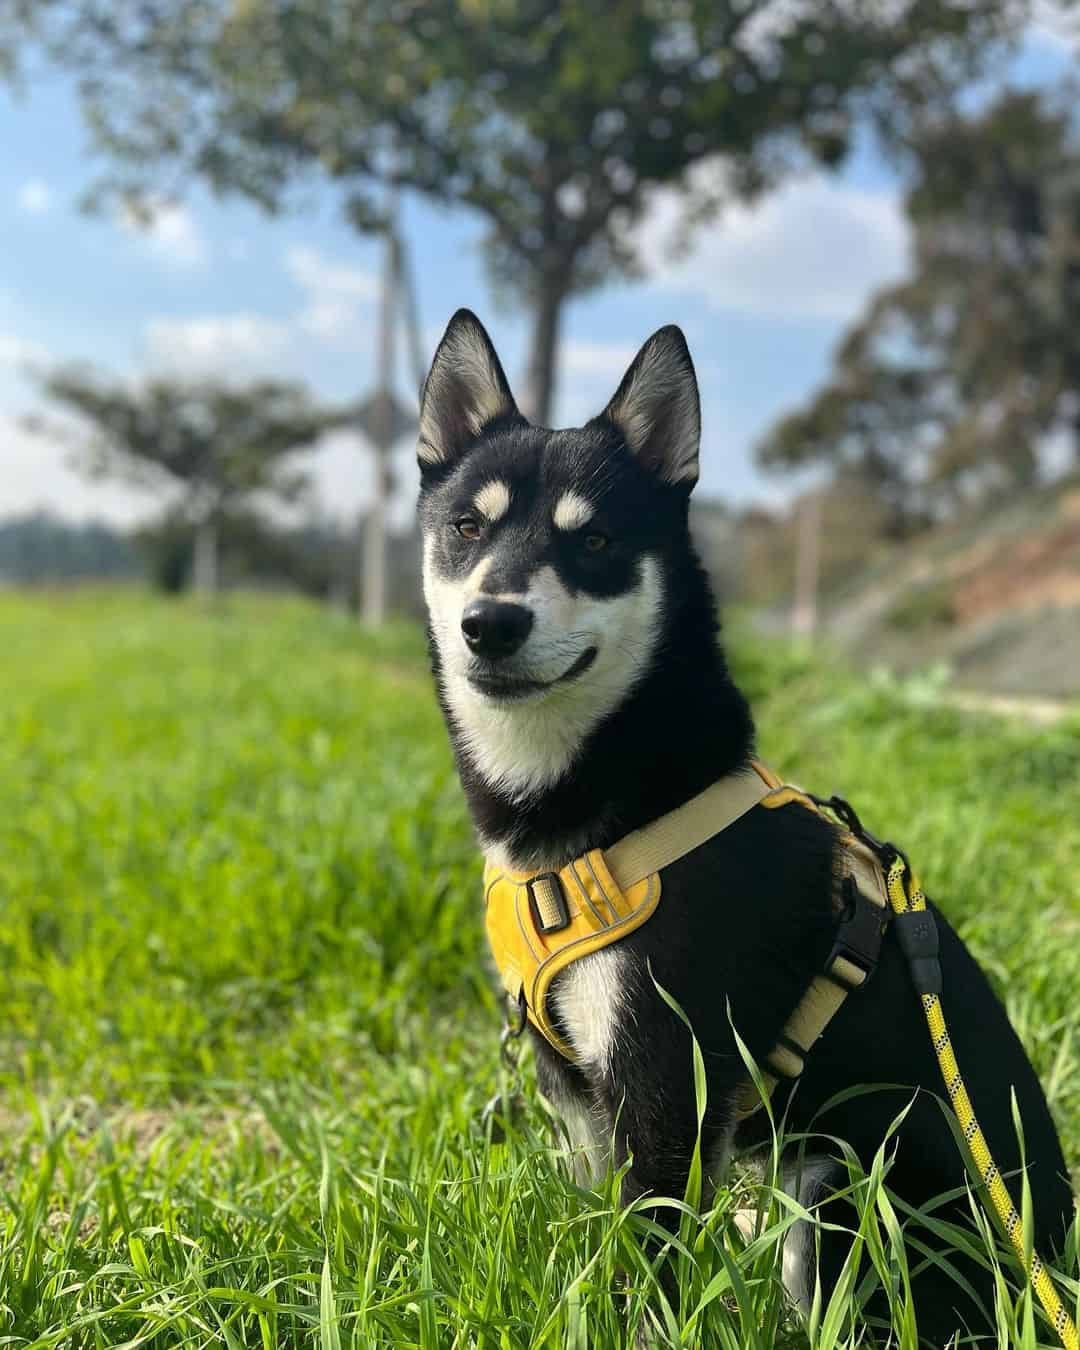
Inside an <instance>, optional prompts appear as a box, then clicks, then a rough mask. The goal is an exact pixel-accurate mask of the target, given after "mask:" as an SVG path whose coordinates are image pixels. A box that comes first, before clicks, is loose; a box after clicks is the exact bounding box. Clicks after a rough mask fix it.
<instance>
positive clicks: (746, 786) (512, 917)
mask: <svg viewBox="0 0 1080 1350" xmlns="http://www.w3.org/2000/svg"><path fill="white" fill-rule="evenodd" d="M792 801H795V802H798V803H799V804H800V805H802V806H805V807H807V808H809V809H810V810H812V811H817V810H818V807H817V805H816V803H815V802H814V801H813V800H812V799H811V798H810V797H808V796H807V795H806V794H805V793H803V792H800V791H799V790H798V789H797V788H792V787H786V786H784V785H783V784H782V783H781V782H780V780H779V779H778V778H776V776H775V775H774V774H772V773H770V771H769V770H768V769H766V768H765V767H764V766H763V765H761V764H758V763H754V764H753V765H752V766H751V767H750V769H748V770H746V771H744V772H742V773H737V774H732V775H730V776H729V777H727V778H723V779H721V780H720V781H719V782H716V783H713V784H712V785H711V786H710V787H708V788H706V789H705V791H704V792H702V793H699V794H698V796H696V797H694V798H692V799H691V800H690V801H688V802H685V803H684V804H683V805H682V806H679V807H677V808H676V809H675V810H674V811H671V812H669V813H668V814H667V815H665V816H661V817H660V819H659V820H656V821H653V822H652V824H650V825H647V826H645V827H644V828H643V829H640V830H635V831H634V833H632V834H629V835H627V836H626V837H625V838H624V839H621V840H620V841H619V842H618V843H617V844H615V845H613V846H612V847H611V848H609V849H599V848H595V849H591V850H590V851H589V852H588V853H585V854H583V855H582V856H581V857H580V858H575V859H574V860H573V862H570V863H568V864H567V865H566V866H565V867H563V868H561V869H560V870H559V871H558V872H538V873H537V872H514V871H510V870H508V869H506V868H503V867H499V866H497V865H496V864H494V863H491V862H489V863H488V864H487V866H486V868H485V870H484V895H485V922H486V925H487V934H488V941H489V942H490V944H491V950H492V954H493V955H494V957H495V964H496V966H497V967H498V970H499V974H500V976H501V977H502V982H503V987H504V989H505V990H506V992H507V994H508V995H509V996H510V998H511V999H512V1000H513V1001H514V1002H515V1003H519V1004H520V1003H524V1010H525V1014H526V1016H527V1017H528V1019H529V1021H530V1022H531V1023H532V1024H533V1026H534V1027H535V1028H536V1030H537V1031H539V1032H540V1034H541V1035H542V1036H543V1037H544V1039H545V1040H546V1041H547V1042H548V1044H549V1045H551V1046H552V1047H553V1048H554V1049H555V1050H557V1051H558V1052H559V1054H560V1055H562V1056H563V1057H564V1058H566V1059H568V1060H570V1061H572V1062H573V1061H576V1059H577V1055H576V1052H575V1050H574V1047H573V1045H572V1044H571V1043H570V1042H569V1041H567V1040H566V1039H565V1037H564V1036H562V1035H561V1034H560V1032H559V1030H558V1029H557V1027H556V1025H555V1022H554V1020H553V1018H552V1016H551V1013H550V1011H549V1009H548V995H549V993H550V991H551V985H552V981H553V980H554V979H555V977H556V975H558V974H559V973H560V972H561V971H563V970H565V969H566V967H567V966H569V965H570V964H571V963H572V962H574V961H578V960H580V959H581V957H583V956H588V955H589V954H590V953H592V952H596V951H600V950H602V949H603V948H604V947H609V946H610V945H611V944H612V943H614V942H618V941H619V940H620V939H621V938H624V937H626V936H627V934H629V933H632V932H633V931H634V930H635V929H636V928H640V927H641V925H642V924H643V923H644V922H645V921H646V920H647V919H648V918H649V917H650V915H652V913H653V911H654V910H655V909H656V907H657V905H658V904H659V903H660V895H661V891H662V879H661V874H662V872H663V869H664V868H665V867H669V866H670V865H671V864H672V863H673V862H675V861H677V860H678V859H679V858H682V857H685V855H686V854H688V853H692V852H693V851H694V849H696V848H699V847H700V846H701V845H702V844H704V843H706V842H707V841H708V840H709V839H712V838H713V837H714V836H716V835H718V834H720V833H721V831H723V830H725V829H726V828H727V827H728V826H729V825H731V824H732V823H733V822H734V821H736V820H738V819H739V818H740V817H741V816H743V815H745V814H746V812H747V811H750V810H751V809H752V808H753V807H755V806H758V805H760V806H764V807H778V806H785V805H787V803H788V802H792ZM841 847H842V849H843V852H844V857H845V865H846V870H847V873H848V875H849V876H850V877H851V879H852V881H853V882H854V884H855V888H856V892H857V894H858V896H859V897H860V899H861V904H860V906H859V907H858V909H857V911H856V914H855V916H853V918H852V919H849V920H848V921H847V923H846V925H845V924H841V925H840V929H839V932H838V941H837V944H836V947H835V949H834V951H833V953H832V956H831V957H830V959H829V961H828V962H827V963H826V967H825V969H824V970H823V971H822V972H821V973H820V974H819V975H818V976H816V977H815V979H814V980H813V982H812V983H811V985H810V988H809V989H808V990H807V991H806V994H805V995H804V997H803V999H802V1000H801V1001H800V1003H799V1006H798V1007H797V1008H796V1009H795V1012H794V1013H793V1014H792V1016H791V1018H790V1019H789V1021H788V1023H787V1025H786V1026H785V1028H784V1032H783V1035H782V1036H781V1038H780V1040H779V1041H778V1042H777V1044H776V1046H775V1047H774V1048H773V1050H772V1051H771V1053H770V1054H769V1056H768V1057H767V1063H768V1068H769V1070H770V1073H769V1074H768V1075H767V1077H766V1082H767V1085H768V1088H769V1090H770V1091H771V1090H772V1088H773V1087H774V1086H775V1085H776V1081H777V1079H778V1078H797V1077H798V1076H799V1075H800V1074H801V1073H802V1070H803V1062H804V1060H805V1058H806V1055H807V1054H808V1053H809V1051H810V1047H811V1046H812V1045H813V1044H814V1042H815V1041H816V1040H817V1039H818V1037H819V1036H820V1035H821V1034H822V1032H823V1031H824V1030H825V1028H826V1026H827V1025H828V1024H829V1022H830V1021H831V1020H832V1018H833V1016H834V1015H835V1013H836V1012H837V1010H838V1009H839V1007H840V1005H841V1004H842V1003H843V1001H844V998H845V997H846V995H847V994H848V992H849V991H850V990H852V989H857V988H858V987H859V986H860V985H861V984H862V983H864V981H865V980H866V979H867V977H868V975H869V974H870V972H871V971H872V969H873V967H874V965H875V964H876V961H877V950H878V947H879V946H880V942H881V935H882V932H883V930H884V926H885V918H886V915H887V907H888V900H887V897H886V892H885V885H884V879H883V876H882V872H881V868H880V866H879V865H878V863H877V861H876V859H875V858H874V856H873V854H872V853H871V852H870V851H869V850H868V849H867V848H866V847H865V845H863V844H862V843H860V841H859V840H858V839H857V838H856V837H855V836H854V834H852V833H850V832H848V833H845V834H843V835H842V836H841ZM760 1105H761V1103H760V1100H759V1099H758V1098H757V1094H756V1092H754V1091H753V1088H752V1085H750V1087H749V1090H748V1093H747V1098H746V1101H745V1102H744V1103H743V1107H742V1110H741V1113H740V1114H741V1115H749V1114H751V1112H752V1111H753V1110H756V1109H757V1107H758V1106H760Z"/></svg>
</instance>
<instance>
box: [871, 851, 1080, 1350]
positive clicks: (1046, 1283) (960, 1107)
mask: <svg viewBox="0 0 1080 1350" xmlns="http://www.w3.org/2000/svg"><path fill="white" fill-rule="evenodd" d="M909 878H910V884H909ZM886 887H887V890H888V894H889V904H890V905H891V906H892V909H893V912H894V913H895V914H897V915H903V914H912V915H914V914H917V913H919V912H925V911H926V896H925V895H924V893H923V889H922V887H921V886H920V885H919V880H918V878H917V877H916V876H914V875H913V874H911V873H910V872H909V871H908V865H907V862H906V860H905V859H904V857H903V856H902V855H899V854H898V855H897V856H896V857H895V858H894V859H893V860H892V863H891V865H890V866H889V871H888V875H887V878H886ZM931 924H932V919H931ZM928 926H929V925H928ZM920 936H922V935H920ZM935 946H936V943H935ZM912 964H913V966H914V965H915V962H913V963H912ZM920 997H921V999H922V1005H923V1011H924V1012H925V1013H926V1024H927V1026H928V1027H929V1029H930V1039H931V1041H932V1043H933V1046H934V1054H935V1055H936V1056H937V1062H938V1067H939V1068H940V1069H941V1077H942V1079H943V1080H944V1083H945V1091H946V1092H947V1093H948V1096H949V1101H950V1102H951V1103H952V1108H953V1111H954V1113H955V1115H956V1118H957V1120H958V1121H959V1122H960V1128H961V1130H962V1132H963V1135H964V1140H965V1142H966V1143H967V1146H968V1149H969V1150H970V1152H971V1156H972V1158H973V1160H974V1162H975V1166H976V1168H977V1169H978V1172H979V1175H980V1176H981V1177H982V1179H983V1182H984V1184H985V1185H986V1188H987V1190H988V1191H989V1194H990V1200H991V1202H992V1203H993V1206H994V1211H995V1212H996V1214H997V1216H998V1218H999V1219H1000V1220H1001V1223H1002V1225H1003V1226H1004V1229H1005V1232H1006V1235H1007V1236H1008V1239H1009V1241H1010V1242H1011V1243H1012V1246H1013V1248H1014V1250H1015V1251H1016V1254H1017V1256H1019V1258H1020V1264H1021V1265H1024V1264H1026V1255H1025V1252H1024V1225H1023V1221H1022V1219H1021V1217H1020V1215H1019V1214H1018V1213H1017V1210H1016V1206H1015V1205H1014V1204H1013V1202H1012V1197H1011V1196H1010V1195H1009V1191H1008V1188H1007V1187H1006V1185H1005V1183H1004V1181H1003V1180H1002V1178H1001V1172H1000V1171H999V1170H998V1167H997V1164H996V1163H995V1162H994V1159H993V1156H992V1155H991V1153H990V1148H989V1145H988V1144H987V1142H986V1137H985V1135H984V1134H983V1132H982V1129H981V1128H980V1126H979V1122H978V1119H977V1118H976V1116H975V1108H974V1107H973V1106H972V1104H971V1098H970V1097H969V1096H968V1091H967V1088H966V1087H965V1086H964V1079H963V1076H962V1075H961V1073H960V1066H959V1065H958V1064H957V1062H956V1054H955V1052H954V1050H953V1047H952V1041H951V1040H950V1039H949V1030H948V1027H947V1026H946V1025H945V1014H944V1011H943V1010H942V1007H941V999H940V997H939V996H938V994H936V993H925V992H922V993H920ZM1027 1275H1028V1278H1029V1280H1030V1281H1031V1287H1032V1288H1033V1289H1034V1290H1035V1293H1036V1294H1037V1295H1038V1296H1039V1302H1040V1303H1041V1304H1042V1305H1043V1307H1044V1308H1045V1309H1046V1315H1047V1316H1048V1317H1049V1318H1050V1321H1051V1322H1052V1323H1053V1326H1054V1330H1055V1331H1056V1332H1057V1334H1058V1336H1059V1337H1060V1338H1061V1343H1062V1345H1064V1346H1065V1350H1080V1340H1078V1338H1077V1332H1076V1325H1075V1323H1074V1322H1073V1320H1072V1318H1071V1317H1070V1316H1069V1313H1068V1311H1067V1309H1066V1307H1065V1305H1064V1303H1063V1302H1062V1301H1061V1297H1060V1295H1059V1294H1058V1291H1057V1289H1056V1288H1055V1287H1054V1282H1053V1280H1052V1279H1051V1278H1050V1272H1049V1271H1048V1270H1047V1268H1046V1266H1045V1265H1044V1263H1043V1261H1042V1260H1041V1258H1040V1257H1039V1255H1038V1253H1037V1252H1035V1251H1033V1252H1032V1253H1031V1265H1030V1267H1029V1268H1028V1270H1027Z"/></svg>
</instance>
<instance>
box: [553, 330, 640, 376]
mask: <svg viewBox="0 0 1080 1350" xmlns="http://www.w3.org/2000/svg"><path fill="white" fill-rule="evenodd" d="M637 350H638V349H637V348H636V347H633V346H624V345H623V344H622V343H617V342H576V341H573V340H571V341H569V342H564V343H563V345H562V349H561V352H560V360H561V362H562V373H563V374H564V375H567V376H569V377H571V378H573V377H575V376H576V377H578V378H589V377H591V376H595V377H597V378H604V379H612V380H619V379H621V378H622V376H623V375H624V374H625V373H626V368H627V366H629V364H630V362H631V361H632V360H633V359H634V357H635V356H636V355H637Z"/></svg>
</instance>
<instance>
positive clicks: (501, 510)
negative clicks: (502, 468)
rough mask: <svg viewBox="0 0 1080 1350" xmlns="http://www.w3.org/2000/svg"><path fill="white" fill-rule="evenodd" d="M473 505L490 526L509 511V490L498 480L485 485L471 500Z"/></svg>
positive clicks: (494, 479)
mask: <svg viewBox="0 0 1080 1350" xmlns="http://www.w3.org/2000/svg"><path fill="white" fill-rule="evenodd" d="M473 505H474V506H475V507H476V509H477V510H478V511H479V512H480V514H481V515H482V516H483V517H484V518H485V520H488V521H490V522H491V523H492V524H494V523H495V521H497V520H501V519H502V518H503V516H505V515H506V513H507V511H509V510H510V488H509V487H508V486H507V484H506V483H504V482H502V481H501V480H500V479H498V478H493V479H492V480H491V482H490V483H485V484H484V486H483V487H482V488H481V489H480V491H479V492H478V493H477V494H476V496H475V497H474V498H473Z"/></svg>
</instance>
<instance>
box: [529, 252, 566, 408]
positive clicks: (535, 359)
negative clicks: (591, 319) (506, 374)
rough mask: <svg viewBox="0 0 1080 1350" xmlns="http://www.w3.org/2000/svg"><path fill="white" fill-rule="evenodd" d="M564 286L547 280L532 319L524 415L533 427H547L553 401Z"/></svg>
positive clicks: (558, 280)
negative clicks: (532, 423) (534, 425)
mask: <svg viewBox="0 0 1080 1350" xmlns="http://www.w3.org/2000/svg"><path fill="white" fill-rule="evenodd" d="M565 299H566V286H565V283H564V282H563V281H562V280H561V279H555V278H548V279H546V280H545V281H544V282H543V283H542V290H541V292H540V296H539V298H538V300H537V302H536V309H535V311H534V315H533V331H532V340H531V342H530V345H529V364H528V368H527V374H526V377H525V388H526V394H525V408H524V412H525V414H526V416H527V417H528V418H529V419H530V421H532V422H535V423H536V424H537V426H542V427H545V426H548V425H549V423H550V421H551V412H552V405H553V404H554V401H555V363H556V358H557V356H558V348H559V324H560V320H561V319H562V307H563V302H564V301H565Z"/></svg>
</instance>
